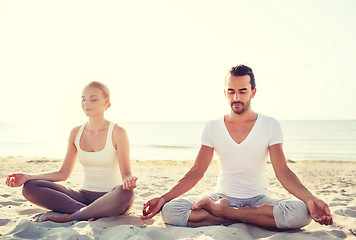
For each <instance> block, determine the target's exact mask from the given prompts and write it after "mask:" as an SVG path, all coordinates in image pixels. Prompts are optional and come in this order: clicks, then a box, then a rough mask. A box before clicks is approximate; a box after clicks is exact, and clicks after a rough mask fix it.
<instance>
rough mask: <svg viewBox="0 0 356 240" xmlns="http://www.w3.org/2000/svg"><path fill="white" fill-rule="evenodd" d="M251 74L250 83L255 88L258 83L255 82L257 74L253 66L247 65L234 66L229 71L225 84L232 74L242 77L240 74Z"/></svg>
mask: <svg viewBox="0 0 356 240" xmlns="http://www.w3.org/2000/svg"><path fill="white" fill-rule="evenodd" d="M245 75H249V76H250V84H251V89H252V90H253V89H255V87H256V83H255V75H253V72H252V68H250V67H248V66H245V65H242V64H241V65H237V66H236V67H232V68H231V69H230V71H229V73H228V74H227V75H226V78H225V84H226V81H227V79H228V78H229V77H230V76H234V77H240V76H245Z"/></svg>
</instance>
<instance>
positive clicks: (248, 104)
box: [231, 100, 251, 114]
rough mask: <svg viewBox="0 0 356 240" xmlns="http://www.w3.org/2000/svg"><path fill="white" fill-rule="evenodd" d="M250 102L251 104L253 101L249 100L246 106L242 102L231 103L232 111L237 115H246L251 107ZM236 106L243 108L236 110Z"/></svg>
mask: <svg viewBox="0 0 356 240" xmlns="http://www.w3.org/2000/svg"><path fill="white" fill-rule="evenodd" d="M250 102H251V100H248V101H247V102H246V105H245V103H243V102H240V101H237V102H235V101H234V102H231V109H232V111H233V112H234V113H236V114H242V113H244V112H245V111H246V110H247V109H248V107H249V106H250ZM234 104H241V106H242V108H240V109H236V108H234Z"/></svg>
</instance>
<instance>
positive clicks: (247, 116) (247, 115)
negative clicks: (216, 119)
mask: <svg viewBox="0 0 356 240" xmlns="http://www.w3.org/2000/svg"><path fill="white" fill-rule="evenodd" d="M257 115H258V114H257V113H255V112H253V111H252V110H251V109H249V110H246V111H245V112H243V113H241V114H237V113H234V112H233V111H230V113H229V114H227V115H226V116H225V121H228V122H251V121H255V120H256V119H257Z"/></svg>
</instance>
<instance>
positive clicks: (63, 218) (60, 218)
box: [43, 214, 73, 223]
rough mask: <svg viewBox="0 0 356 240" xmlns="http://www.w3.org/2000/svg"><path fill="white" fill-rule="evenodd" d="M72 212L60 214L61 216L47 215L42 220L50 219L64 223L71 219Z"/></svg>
mask: <svg viewBox="0 0 356 240" xmlns="http://www.w3.org/2000/svg"><path fill="white" fill-rule="evenodd" d="M72 215H73V214H68V215H62V216H55V215H48V216H45V217H44V218H43V221H44V222H45V221H52V222H57V223H65V222H70V221H73V219H72Z"/></svg>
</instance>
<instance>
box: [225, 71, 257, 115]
mask: <svg viewBox="0 0 356 240" xmlns="http://www.w3.org/2000/svg"><path fill="white" fill-rule="evenodd" d="M224 92H225V96H226V98H227V100H228V102H229V104H230V105H231V110H232V111H233V112H234V113H236V114H242V113H244V112H245V111H246V110H247V109H249V107H250V102H251V98H253V97H254V96H255V94H256V88H255V89H253V90H252V89H251V84H250V76H249V75H244V76H239V77H234V76H230V78H229V79H227V81H226V86H225V90H224Z"/></svg>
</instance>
